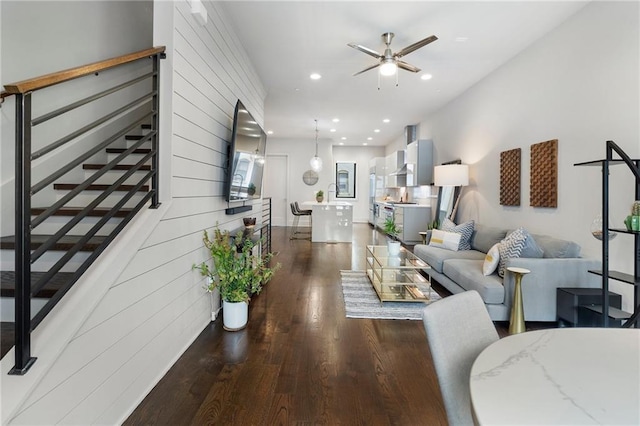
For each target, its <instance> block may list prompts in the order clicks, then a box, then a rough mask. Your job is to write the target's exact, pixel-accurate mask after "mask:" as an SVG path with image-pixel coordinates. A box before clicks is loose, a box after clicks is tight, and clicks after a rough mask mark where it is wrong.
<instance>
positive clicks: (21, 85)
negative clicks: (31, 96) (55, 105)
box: [2, 46, 165, 98]
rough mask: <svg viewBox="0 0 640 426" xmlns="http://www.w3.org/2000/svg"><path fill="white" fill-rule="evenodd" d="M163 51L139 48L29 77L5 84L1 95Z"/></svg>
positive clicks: (159, 48) (51, 83)
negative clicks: (136, 50) (131, 51)
mask: <svg viewBox="0 0 640 426" xmlns="http://www.w3.org/2000/svg"><path fill="white" fill-rule="evenodd" d="M164 51H165V46H158V47H152V48H150V49H145V50H140V51H138V52H133V53H129V54H126V55H122V56H116V57H115V58H111V59H105V60H104V61H100V62H94V63H92V64H87V65H82V66H79V67H75V68H70V69H68V70H64V71H58V72H54V73H51V74H46V75H43V76H40V77H35V78H31V79H29V80H23V81H19V82H17V83H11V84H5V86H4V88H5V92H2V93H3V94H5V93H6V95H3V96H2V97H3V98H4V97H6V96H10V95H16V94H18V93H27V92H32V91H34V90H38V89H42V88H45V87H49V86H53V85H54V84H58V83H62V82H65V81H69V80H73V79H74V78H79V77H83V76H85V75H89V74H93V73H96V72H99V71H103V70H106V69H109V68H113V67H115V66H118V65H122V64H126V63H128V62H133V61H137V60H138V59H142V58H145V57H148V56H153V55H156V54H158V53H163V52H164Z"/></svg>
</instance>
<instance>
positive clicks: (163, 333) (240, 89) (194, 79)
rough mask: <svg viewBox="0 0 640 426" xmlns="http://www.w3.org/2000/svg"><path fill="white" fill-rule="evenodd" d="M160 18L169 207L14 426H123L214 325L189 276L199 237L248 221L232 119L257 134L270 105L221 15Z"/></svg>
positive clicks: (184, 6)
mask: <svg viewBox="0 0 640 426" xmlns="http://www.w3.org/2000/svg"><path fill="white" fill-rule="evenodd" d="M160 3H162V2H160ZM155 7H161V6H159V5H158V3H156V5H155ZM162 7H164V9H165V10H166V13H167V14H169V15H170V16H165V17H164V18H165V19H163V22H173V25H172V26H171V27H170V28H167V30H166V31H167V32H166V33H165V34H164V35H163V37H165V38H166V39H167V40H169V42H168V43H161V44H167V46H168V51H167V54H168V55H170V56H171V61H167V62H166V63H165V64H164V65H163V68H162V73H163V79H170V80H171V81H170V84H169V87H171V86H172V87H173V93H164V94H163V97H162V100H163V103H164V104H165V108H166V110H169V111H171V110H172V111H173V112H172V113H171V114H170V115H168V116H164V117H162V119H163V120H171V126H170V127H171V128H172V131H171V134H163V135H161V144H162V145H161V146H162V150H163V152H164V153H165V155H167V154H170V155H171V158H170V162H169V161H165V163H170V164H171V167H170V169H171V170H170V171H169V170H166V169H165V170H164V171H163V174H164V173H171V175H170V179H167V176H164V179H163V182H167V183H168V184H170V185H171V188H170V193H171V194H172V197H173V198H172V200H171V201H170V205H169V206H168V208H166V213H164V215H163V216H162V218H161V220H160V221H159V222H157V223H152V224H148V223H147V224H142V225H140V226H153V227H154V229H153V231H152V232H150V234H149V237H148V238H147V239H146V240H145V241H144V243H142V245H141V247H140V249H139V250H137V252H136V253H135V255H134V256H133V257H132V258H131V259H130V261H128V263H126V262H124V263H123V265H126V266H124V268H123V270H121V271H113V274H114V275H115V276H117V278H116V279H115V282H114V284H113V285H111V286H110V288H109V289H108V291H107V292H106V294H105V295H104V297H103V298H102V299H101V300H100V302H99V303H98V305H97V307H96V308H95V309H94V310H93V312H92V313H91V314H90V315H89V316H88V318H87V319H86V320H85V321H84V323H83V324H82V325H81V327H80V329H79V331H78V332H77V333H76V334H75V335H74V337H73V339H72V340H71V341H70V343H69V344H68V345H67V346H66V347H65V348H64V349H63V351H62V353H61V354H60V356H59V357H58V359H57V360H56V361H55V362H54V363H53V365H52V367H51V369H50V370H49V371H48V372H47V373H46V374H45V375H44V377H43V379H42V381H40V383H38V384H37V387H36V388H35V389H34V391H33V392H32V393H31V395H30V396H29V397H28V398H27V400H26V402H25V403H24V404H23V405H22V407H21V408H20V409H19V410H18V412H17V414H16V416H14V417H13V419H12V421H11V422H12V423H15V424H53V423H58V422H61V423H65V424H93V423H100V424H117V423H119V422H122V421H123V420H124V419H126V417H127V416H128V414H129V413H130V412H131V411H132V410H133V409H135V407H136V405H137V404H138V402H139V401H141V400H142V399H143V398H144V396H145V395H146V393H147V392H148V391H149V390H151V388H152V387H153V385H154V384H155V383H156V382H157V381H158V380H159V379H160V378H161V377H162V375H163V374H164V373H165V372H166V370H167V369H168V368H169V367H170V366H171V364H172V363H173V362H174V361H175V359H177V357H179V356H180V354H181V353H182V352H183V351H184V350H185V349H186V348H187V347H188V346H189V345H190V343H191V342H192V341H193V340H194V339H195V338H196V337H197V335H198V334H199V333H200V331H201V330H202V329H203V328H204V327H205V326H206V324H207V323H208V322H209V319H210V300H209V296H208V294H207V293H205V291H204V290H203V289H202V286H203V284H204V281H203V280H202V277H200V276H199V275H198V274H197V273H196V272H194V271H192V269H191V266H192V265H193V264H194V263H198V262H201V261H203V260H206V259H207V258H208V256H207V253H206V251H205V250H204V249H203V248H202V239H201V237H202V231H203V230H204V229H212V228H213V227H214V226H215V224H216V222H219V223H220V226H221V227H223V228H236V227H238V226H239V225H240V223H241V220H240V219H241V217H242V216H243V215H237V216H226V215H225V214H224V209H225V208H226V207H227V203H226V202H225V201H224V199H223V183H224V171H223V168H222V167H223V165H224V164H225V161H226V149H227V141H228V140H229V137H230V134H231V122H232V117H233V109H234V107H235V103H236V100H237V99H241V100H242V101H243V103H245V105H246V106H247V107H248V108H249V109H250V111H251V113H252V114H253V115H254V117H255V118H256V119H257V120H258V121H259V122H261V123H262V122H263V105H264V99H265V97H266V93H265V90H264V88H263V87H262V84H261V82H260V80H259V78H258V77H257V74H256V72H255V71H254V68H253V66H252V65H251V63H250V61H249V60H248V58H247V57H246V55H245V54H244V51H243V49H242V47H241V45H240V44H239V42H238V40H237V38H236V37H235V35H234V34H233V31H232V29H230V28H229V27H228V26H227V24H226V23H225V19H224V17H223V16H222V14H223V12H222V11H221V10H220V9H219V6H218V5H217V4H215V3H211V2H206V3H205V7H206V8H207V12H208V17H209V21H208V23H207V24H206V25H205V26H200V25H198V24H197V23H196V21H195V20H194V19H193V17H192V16H191V13H190V8H189V4H188V3H187V2H186V1H179V2H174V3H173V4H172V5H171V6H170V7H167V6H166V4H165V5H164V6H162ZM157 13H158V11H156V14H157ZM156 34H158V31H156ZM160 38H162V37H160ZM154 41H156V43H155V44H158V43H157V40H154ZM161 41H162V40H161ZM167 64H169V65H170V66H167ZM164 201H165V203H167V202H168V201H169V200H164ZM258 208H259V204H258V205H256V207H255V209H258ZM254 213H256V211H255V210H254Z"/></svg>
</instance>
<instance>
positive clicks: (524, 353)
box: [469, 328, 640, 426]
mask: <svg viewBox="0 0 640 426" xmlns="http://www.w3.org/2000/svg"><path fill="white" fill-rule="evenodd" d="M469 386H470V392H471V404H472V411H473V415H474V417H475V420H476V421H477V424H479V425H581V426H584V425H640V330H638V329H612V328H559V329H547V330H536V331H530V332H525V333H521V334H516V335H512V336H508V337H505V338H503V339H500V340H498V341H496V342H494V343H492V344H491V345H490V346H488V347H487V348H486V349H485V350H484V351H482V352H481V353H480V355H479V356H478V358H477V359H476V360H475V362H474V364H473V367H472V369H471V375H470V379H469Z"/></svg>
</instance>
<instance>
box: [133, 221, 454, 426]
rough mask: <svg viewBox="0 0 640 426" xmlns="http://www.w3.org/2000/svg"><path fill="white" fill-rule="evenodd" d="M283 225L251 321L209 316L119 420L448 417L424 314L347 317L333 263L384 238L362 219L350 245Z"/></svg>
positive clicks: (357, 256) (416, 420)
mask: <svg viewBox="0 0 640 426" xmlns="http://www.w3.org/2000/svg"><path fill="white" fill-rule="evenodd" d="M286 231H287V230H286V228H273V251H277V252H279V254H278V255H277V256H276V257H275V260H277V261H278V262H280V263H281V264H282V269H281V270H280V271H278V272H277V274H276V275H275V277H274V278H273V280H272V281H271V282H270V283H269V284H268V285H267V286H266V287H265V288H264V290H263V291H262V293H261V294H260V295H258V296H256V297H254V298H253V299H252V301H251V305H250V313H249V325H248V326H247V328H245V329H244V330H242V331H239V332H226V331H224V330H223V329H222V324H221V321H222V319H221V318H219V319H218V320H216V321H215V322H213V323H211V324H210V325H209V326H207V327H206V328H205V329H204V330H203V332H202V334H201V335H200V336H199V337H198V338H197V339H196V341H195V342H194V343H193V345H192V346H191V347H190V348H189V349H188V350H187V351H186V352H185V353H184V355H183V356H182V357H181V358H180V359H179V361H178V362H177V363H176V364H175V365H174V366H173V367H172V368H171V369H170V370H169V372H168V373H167V374H166V375H165V377H164V378H163V379H162V380H161V381H160V382H159V383H158V384H157V385H156V387H155V388H154V389H153V390H152V391H151V392H150V393H149V395H148V396H147V397H146V398H145V399H144V401H143V402H142V403H141V404H140V406H139V407H138V408H137V409H136V410H135V411H134V412H133V413H132V415H131V416H130V417H129V419H128V420H127V421H126V422H125V424H126V425H143V424H144V425H148V424H162V425H165V424H166V425H173V424H176V425H177V424H193V425H207V424H230V425H231V424H233V425H274V424H282V425H290V424H328V425H329V424H330V425H336V424H349V425H355V424H367V425H387V424H397V425H418V424H421V425H440V424H442V425H445V424H446V415H445V411H444V407H443V404H442V399H441V397H440V391H439V388H438V382H437V379H436V375H435V371H434V369H433V365H432V363H431V356H430V354H429V348H428V346H427V342H426V337H425V333H424V328H423V326H422V322H421V321H398V320H366V319H350V318H346V317H345V314H344V305H343V301H342V290H341V287H340V270H341V269H347V270H348V269H359V270H364V267H365V264H364V257H365V245H366V244H371V243H372V242H374V241H377V240H378V239H379V240H380V244H382V243H383V241H384V239H383V237H381V236H379V235H378V233H377V232H376V231H373V230H372V229H371V227H370V226H369V225H366V224H357V225H355V226H354V234H355V237H354V241H355V242H354V243H353V244H343V243H341V244H323V243H311V242H309V241H307V240H294V241H290V240H289V239H288V235H287V234H286Z"/></svg>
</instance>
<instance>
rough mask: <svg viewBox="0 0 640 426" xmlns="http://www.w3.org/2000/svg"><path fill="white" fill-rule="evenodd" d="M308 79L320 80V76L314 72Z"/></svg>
mask: <svg viewBox="0 0 640 426" xmlns="http://www.w3.org/2000/svg"><path fill="white" fill-rule="evenodd" d="M309 78H310V79H311V80H320V79H321V78H322V76H321V75H320V74H318V73H317V72H314V73H313V74H311V75H310V76H309Z"/></svg>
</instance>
